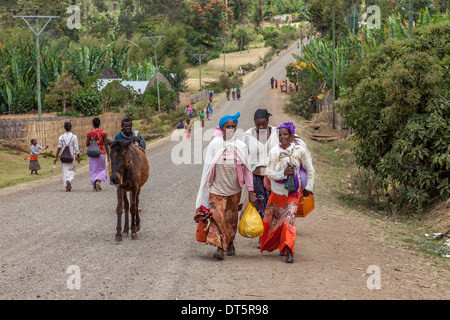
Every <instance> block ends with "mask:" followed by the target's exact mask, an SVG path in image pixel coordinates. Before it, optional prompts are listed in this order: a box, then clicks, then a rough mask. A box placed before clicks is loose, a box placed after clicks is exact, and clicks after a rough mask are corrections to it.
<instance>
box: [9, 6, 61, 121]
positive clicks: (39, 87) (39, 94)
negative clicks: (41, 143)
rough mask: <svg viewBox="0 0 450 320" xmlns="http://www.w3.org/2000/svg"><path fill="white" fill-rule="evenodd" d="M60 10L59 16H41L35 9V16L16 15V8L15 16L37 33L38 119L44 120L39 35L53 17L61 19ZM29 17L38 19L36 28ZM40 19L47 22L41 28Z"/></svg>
mask: <svg viewBox="0 0 450 320" xmlns="http://www.w3.org/2000/svg"><path fill="white" fill-rule="evenodd" d="M59 14H60V11H59V10H58V15H57V16H39V9H36V10H35V15H34V16H18V15H16V10H14V15H13V17H14V18H22V19H23V21H25V23H26V24H27V26H28V27H29V28H30V29H31V31H33V33H34V34H35V35H36V93H37V104H38V121H42V103H41V50H40V46H39V35H40V34H41V32H42V31H44V29H45V27H46V26H47V25H48V23H49V22H50V21H51V20H52V19H59ZM27 19H36V30H35V29H34V28H33V27H32V26H31V25H30V24H29V23H28V21H27ZM39 19H45V20H47V22H46V23H45V25H44V26H43V27H42V28H40V26H39Z"/></svg>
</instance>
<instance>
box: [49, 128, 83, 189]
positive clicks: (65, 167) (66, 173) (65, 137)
mask: <svg viewBox="0 0 450 320" xmlns="http://www.w3.org/2000/svg"><path fill="white" fill-rule="evenodd" d="M64 129H65V130H66V132H65V133H64V134H62V135H60V136H59V139H58V149H57V150H56V157H55V160H53V163H54V164H56V162H57V161H58V156H59V154H60V153H61V150H63V149H65V147H66V146H68V147H69V150H70V154H71V155H72V159H73V160H72V162H70V163H65V162H61V171H62V178H63V184H64V186H65V187H66V191H71V190H72V182H73V180H74V179H75V171H76V168H75V155H76V156H77V159H76V161H77V163H80V161H81V158H80V148H79V145H78V138H77V136H76V135H74V134H73V133H72V132H71V131H72V124H71V123H70V122H65V123H64Z"/></svg>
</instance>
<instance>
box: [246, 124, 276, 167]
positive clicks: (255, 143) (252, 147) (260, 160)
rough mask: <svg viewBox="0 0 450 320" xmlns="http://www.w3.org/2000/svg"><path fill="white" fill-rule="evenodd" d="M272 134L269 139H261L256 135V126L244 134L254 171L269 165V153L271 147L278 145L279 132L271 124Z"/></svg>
mask: <svg viewBox="0 0 450 320" xmlns="http://www.w3.org/2000/svg"><path fill="white" fill-rule="evenodd" d="M270 128H271V134H270V136H269V138H268V139H267V141H265V140H266V139H265V137H264V138H263V137H261V138H260V139H259V140H258V139H257V138H256V137H255V135H254V132H255V130H256V127H253V128H250V129H248V130H247V131H246V132H245V133H244V135H243V136H242V141H243V142H244V143H245V144H246V145H247V148H248V153H249V159H250V165H251V166H252V168H251V169H252V172H253V171H255V169H256V168H257V167H267V165H268V163H269V160H268V158H267V155H268V154H269V151H270V149H272V148H273V147H275V146H277V145H278V143H279V142H278V133H277V128H276V127H273V126H270Z"/></svg>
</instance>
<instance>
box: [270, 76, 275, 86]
mask: <svg viewBox="0 0 450 320" xmlns="http://www.w3.org/2000/svg"><path fill="white" fill-rule="evenodd" d="M274 85H275V79H274V78H273V77H272V78H270V86H271V87H272V89H273V86H274Z"/></svg>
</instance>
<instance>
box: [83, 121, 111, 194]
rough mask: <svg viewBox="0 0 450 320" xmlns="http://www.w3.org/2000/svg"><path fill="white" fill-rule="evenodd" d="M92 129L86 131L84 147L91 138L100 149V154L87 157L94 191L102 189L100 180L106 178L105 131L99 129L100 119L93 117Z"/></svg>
mask: <svg viewBox="0 0 450 320" xmlns="http://www.w3.org/2000/svg"><path fill="white" fill-rule="evenodd" d="M92 125H93V126H94V129H92V130H91V131H89V132H88V133H87V137H86V147H89V146H90V145H91V143H92V141H93V140H95V141H96V143H97V145H98V148H99V149H100V152H101V154H100V156H99V157H98V158H96V157H89V177H90V179H91V184H92V186H93V189H94V191H100V190H102V187H101V186H100V182H104V181H107V180H108V177H107V175H106V156H105V146H106V144H105V142H106V141H107V139H108V138H107V133H106V131H105V130H103V129H100V119H99V118H94V119H93V120H92Z"/></svg>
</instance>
